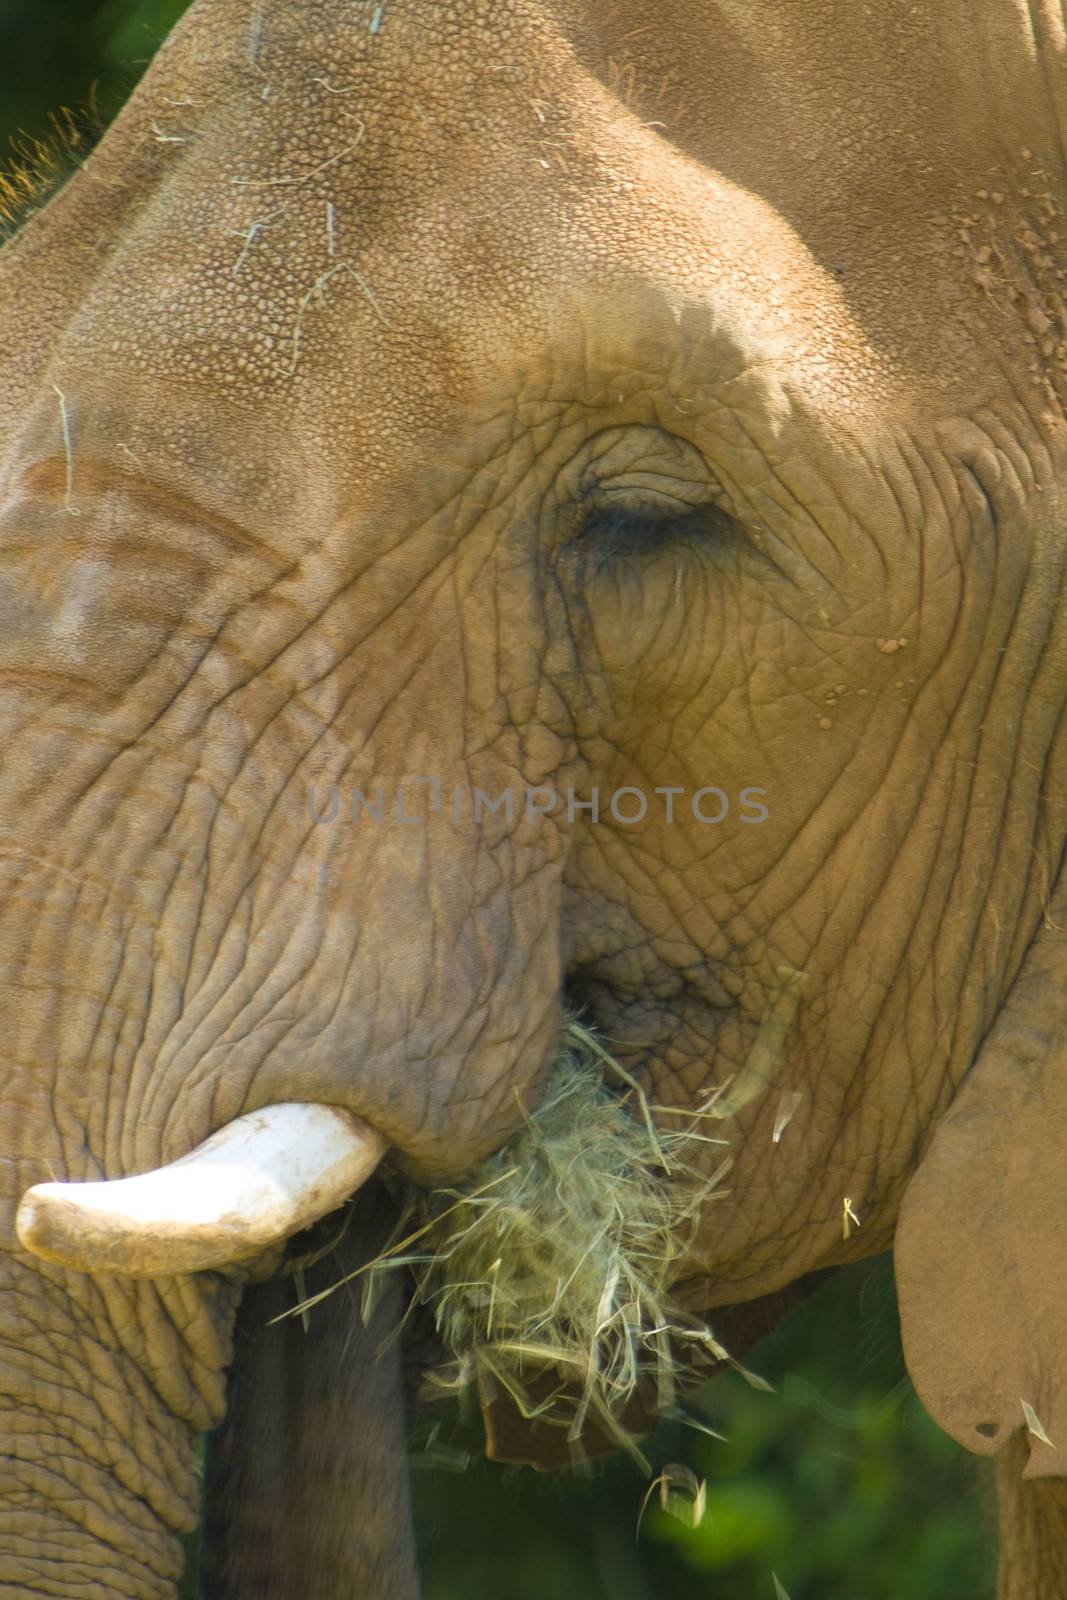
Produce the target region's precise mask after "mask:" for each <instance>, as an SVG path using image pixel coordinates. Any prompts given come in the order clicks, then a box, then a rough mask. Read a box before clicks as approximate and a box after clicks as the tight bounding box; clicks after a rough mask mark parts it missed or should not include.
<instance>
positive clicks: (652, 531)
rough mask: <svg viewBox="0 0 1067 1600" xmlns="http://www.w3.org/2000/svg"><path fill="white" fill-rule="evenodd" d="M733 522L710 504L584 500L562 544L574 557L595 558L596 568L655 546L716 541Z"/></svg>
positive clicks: (645, 553)
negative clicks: (575, 525)
mask: <svg viewBox="0 0 1067 1600" xmlns="http://www.w3.org/2000/svg"><path fill="white" fill-rule="evenodd" d="M732 531H733V522H732V519H731V518H730V517H728V516H727V515H726V513H725V512H723V511H721V510H720V509H719V508H718V507H715V506H708V505H704V506H686V507H683V508H678V509H674V508H672V509H669V510H668V509H667V508H666V507H665V506H664V505H663V504H662V503H660V504H652V505H644V506H642V505H632V504H630V505H616V506H613V505H611V504H610V503H609V504H604V503H603V502H602V503H600V504H596V505H593V506H590V507H589V508H588V509H587V510H586V511H585V512H584V513H583V514H582V516H581V519H580V521H579V525H578V528H577V531H576V532H575V533H574V534H573V535H572V537H571V538H570V539H569V540H568V542H567V545H566V550H567V551H568V553H570V554H573V555H574V556H575V557H577V558H578V559H580V560H582V561H585V560H586V559H591V560H595V561H596V563H597V566H598V568H599V567H600V566H601V565H603V564H606V563H612V562H615V561H618V560H626V559H633V560H636V559H639V558H642V557H646V556H652V555H655V554H656V553H657V552H658V551H661V550H666V549H668V548H669V549H677V548H678V547H679V546H680V545H682V544H686V545H690V546H693V547H697V546H700V545H708V544H711V543H716V542H718V541H720V540H722V539H723V538H728V537H729V536H730V534H731V532H732Z"/></svg>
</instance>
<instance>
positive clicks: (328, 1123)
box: [16, 1104, 385, 1277]
mask: <svg viewBox="0 0 1067 1600" xmlns="http://www.w3.org/2000/svg"><path fill="white" fill-rule="evenodd" d="M384 1152H385V1143H384V1141H383V1140H382V1138H381V1137H380V1136H379V1135H378V1134H377V1133H375V1132H374V1130H373V1129H372V1128H370V1127H368V1125H367V1124H366V1123H365V1122H364V1121H363V1120H362V1118H360V1117H356V1116H354V1115H352V1113H350V1112H347V1111H342V1110H339V1109H336V1108H334V1107H332V1106H318V1105H297V1104H292V1105H274V1106H267V1107H265V1108H264V1109H263V1110H262V1111H256V1112H252V1113H250V1114H249V1115H248V1116H244V1117H238V1118H236V1119H235V1120H234V1121H233V1122H231V1123H229V1124H228V1125H227V1126H226V1127H225V1128H221V1129H220V1130H219V1131H218V1132H217V1133H215V1134H212V1136H211V1137H210V1138H209V1139H206V1140H205V1141H204V1142H203V1144H201V1145H199V1146H198V1147H197V1148H196V1149H195V1150H192V1151H190V1153H189V1154H188V1155H186V1156H182V1157H181V1159H180V1160H178V1161H173V1162H171V1163H170V1165H169V1166H165V1167H159V1168H157V1169H156V1170H155V1171H153V1172H146V1173H142V1174H141V1175H140V1176H139V1177H133V1178H119V1179H115V1180H113V1181H112V1182H109V1183H40V1184H37V1185H35V1186H34V1187H33V1188H32V1189H30V1190H29V1191H28V1192H27V1193H26V1195H25V1196H24V1197H23V1200H22V1203H21V1205H20V1206H19V1210H18V1217H17V1222H16V1226H17V1229H18V1236H19V1239H20V1241H21V1243H22V1244H23V1245H24V1246H25V1247H26V1249H27V1250H31V1251H33V1253H34V1254H35V1255H37V1256H41V1257H43V1258H44V1259H45V1260H48V1261H55V1262H58V1263H60V1264H61V1265H63V1266H67V1267H73V1268H75V1269H76V1270H78V1271H82V1272H108V1273H122V1274H125V1275H128V1276H130V1277H158V1276H161V1275H164V1274H172V1273H177V1272H200V1271H203V1270H205V1269H207V1268H210V1267H222V1266H228V1265H230V1264H231V1263H232V1262H236V1261H241V1260H244V1259H245V1258H247V1257H248V1256H251V1255H254V1254H257V1253H258V1252H259V1251H261V1250H263V1249H265V1248H267V1247H269V1246H270V1245H272V1244H275V1243H278V1242H279V1241H281V1240H283V1239H285V1238H287V1237H288V1236H289V1235H290V1234H292V1233H295V1232H297V1231H298V1230H299V1229H301V1228H305V1227H308V1226H309V1225H310V1224H311V1223H312V1222H315V1221H317V1220H318V1218H319V1217H322V1216H324V1215H325V1214H326V1213H327V1212H328V1211H332V1210H333V1209H334V1208H335V1207H336V1206H338V1205H340V1203H341V1202H342V1201H343V1200H345V1199H347V1198H348V1196H349V1195H350V1194H352V1193H353V1192H354V1191H355V1190H356V1189H358V1188H359V1187H360V1186H361V1185H362V1184H363V1182H364V1181H365V1180H366V1178H368V1177H369V1176H370V1174H371V1173H372V1172H373V1170H374V1168H375V1167H376V1166H377V1164H378V1162H379V1161H380V1160H381V1157H382V1155H383V1154H384Z"/></svg>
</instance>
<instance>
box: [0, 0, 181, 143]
mask: <svg viewBox="0 0 1067 1600" xmlns="http://www.w3.org/2000/svg"><path fill="white" fill-rule="evenodd" d="M187 3H188V0H105V3H104V4H101V5H96V6H93V5H92V4H88V5H87V4H86V3H85V0H0V62H2V63H3V68H2V78H0V160H2V159H3V157H4V155H5V153H6V152H7V151H8V150H9V149H10V146H11V140H12V139H13V138H14V139H16V140H18V141H19V142H20V143H22V142H24V140H25V139H35V138H41V137H43V136H45V135H47V133H48V132H49V126H50V125H49V113H51V112H56V111H58V110H59V109H60V107H61V106H69V107H71V108H72V109H73V110H74V111H75V112H76V113H77V114H78V115H79V116H81V115H83V114H84V115H86V116H87V120H89V121H96V120H97V119H98V118H99V119H101V120H104V121H106V120H108V119H109V118H110V116H111V115H113V114H114V112H115V111H116V110H117V109H118V107H119V105H121V103H122V101H123V99H124V98H125V97H126V95H128V94H129V92H130V90H131V89H132V88H133V86H134V84H135V83H136V81H137V79H138V77H139V76H140V74H141V72H142V71H143V70H144V68H145V66H146V65H147V64H148V62H149V60H150V59H151V57H152V56H153V54H154V53H155V51H156V48H157V47H158V45H159V43H160V41H161V40H162V39H163V38H164V37H165V36H166V34H167V33H168V32H169V30H170V29H171V28H172V27H173V25H174V23H175V22H176V21H177V20H178V18H179V17H180V16H181V14H182V12H183V11H184V10H185V9H186V5H187Z"/></svg>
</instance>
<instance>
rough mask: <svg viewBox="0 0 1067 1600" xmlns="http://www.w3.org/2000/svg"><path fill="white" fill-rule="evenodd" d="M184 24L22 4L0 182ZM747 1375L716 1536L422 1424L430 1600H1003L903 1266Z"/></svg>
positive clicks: (127, 80)
mask: <svg viewBox="0 0 1067 1600" xmlns="http://www.w3.org/2000/svg"><path fill="white" fill-rule="evenodd" d="M426 3H432V0H426ZM183 10H184V4H183V0H106V3H105V4H94V3H93V0H82V3H79V0H0V151H5V152H7V154H6V160H5V159H4V158H0V165H4V164H10V163H11V162H12V161H16V160H17V159H18V150H19V149H20V148H21V149H25V148H27V145H28V143H29V142H30V141H32V140H33V139H34V138H36V137H40V136H47V134H48V133H49V130H50V121H49V114H50V113H56V112H58V111H59V109H60V108H61V107H63V106H67V107H70V108H71V109H73V110H74V111H75V112H76V113H78V114H79V116H80V118H81V120H82V121H83V122H84V123H85V124H86V125H90V124H94V123H96V124H103V123H104V122H105V121H106V120H107V118H108V116H110V115H111V114H113V113H114V111H115V110H116V109H117V107H118V106H119V105H120V104H121V102H122V100H123V98H124V97H125V95H127V94H128V93H129V92H130V90H131V89H132V87H133V85H134V84H135V83H136V80H137V78H138V76H139V74H140V72H141V71H142V70H143V68H144V66H145V64H146V62H147V61H148V59H149V58H150V57H151V55H152V53H153V51H154V49H155V48H156V46H157V44H158V43H159V41H160V39H161V38H162V37H163V35H164V34H165V33H166V31H167V29H168V28H169V26H170V25H171V24H172V23H173V22H174V21H175V20H176V19H177V17H178V16H179V15H180V14H181V12H182V11H183ZM86 108H89V109H88V110H86ZM13 137H14V139H15V145H14V146H13V145H12V143H11V141H12V138H13ZM747 1365H749V1366H750V1367H752V1368H753V1369H754V1370H756V1371H758V1372H759V1373H760V1374H761V1375H762V1376H763V1377H765V1378H767V1379H769V1380H770V1381H771V1382H772V1383H773V1384H774V1385H775V1389H776V1393H774V1394H767V1393H763V1392H761V1391H759V1390H756V1389H753V1388H751V1387H749V1386H748V1385H747V1384H746V1383H745V1382H744V1380H743V1379H741V1378H739V1377H737V1376H736V1375H734V1374H729V1375H728V1376H726V1377H724V1378H721V1379H719V1380H717V1381H716V1382H715V1383H714V1384H713V1385H711V1386H710V1387H709V1389H708V1390H707V1391H705V1392H704V1393H703V1394H702V1395H701V1396H699V1397H698V1401H699V1405H698V1406H694V1407H693V1408H692V1410H693V1417H694V1420H695V1421H698V1422H701V1423H702V1425H706V1426H708V1427H711V1428H713V1429H714V1430H715V1431H716V1432H718V1433H722V1434H725V1435H726V1440H725V1442H724V1441H719V1440H716V1439H713V1438H710V1437H708V1436H707V1435H705V1434H703V1433H701V1432H700V1431H698V1429H697V1428H695V1427H693V1426H689V1425H684V1424H682V1423H681V1422H679V1421H677V1420H675V1421H670V1422H665V1423H663V1424H662V1425H661V1426H660V1428H659V1430H658V1432H657V1433H656V1435H655V1436H654V1438H653V1439H652V1441H651V1443H650V1445H649V1447H648V1453H649V1455H650V1457H651V1459H652V1460H653V1463H654V1471H655V1472H660V1471H662V1469H663V1468H664V1467H665V1466H668V1465H670V1464H682V1465H685V1466H687V1467H688V1468H689V1470H690V1471H691V1472H692V1473H693V1474H694V1475H695V1478H696V1479H697V1480H699V1481H701V1482H703V1483H705V1484H706V1509H705V1511H704V1515H703V1518H702V1520H701V1522H700V1525H699V1526H698V1527H696V1528H693V1527H689V1526H687V1525H686V1524H685V1523H684V1522H683V1521H681V1520H679V1519H678V1518H676V1517H672V1516H671V1515H669V1514H668V1513H667V1512H666V1511H664V1510H663V1509H662V1508H661V1506H660V1504H659V1498H658V1494H654V1495H653V1497H652V1499H651V1501H650V1502H649V1508H648V1510H647V1512H646V1514H645V1516H644V1518H643V1520H642V1522H641V1526H640V1532H638V1517H639V1514H640V1512H641V1506H642V1503H643V1501H644V1498H645V1494H646V1490H647V1484H646V1482H645V1481H644V1480H643V1479H642V1477H641V1475H640V1473H639V1472H638V1470H637V1469H636V1467H634V1466H633V1465H632V1464H631V1463H630V1462H629V1461H627V1460H617V1461H613V1462H610V1463H608V1464H607V1465H604V1466H599V1467H596V1468H595V1469H592V1470H591V1471H590V1473H589V1475H588V1476H585V1477H579V1476H575V1475H573V1474H570V1475H566V1476H559V1477H544V1476H541V1475H539V1474H536V1473H533V1472H531V1471H529V1470H527V1469H524V1468H513V1467H500V1466H497V1465H494V1464H492V1463H489V1462H486V1461H485V1460H484V1459H479V1453H478V1452H479V1438H478V1430H477V1427H476V1426H471V1425H468V1424H465V1423H464V1422H463V1420H462V1419H461V1418H460V1415H459V1413H458V1412H454V1413H446V1414H444V1420H441V1419H440V1417H438V1418H437V1419H435V1420H434V1421H433V1422H430V1421H423V1422H420V1423H419V1425H418V1427H417V1428H416V1431H415V1435H414V1437H413V1439H412V1445H411V1449H412V1463H413V1482H414V1489H415V1501H416V1512H417V1521H418V1534H419V1543H420V1548H421V1559H422V1567H423V1573H424V1578H425V1587H426V1600H473V1597H475V1596H477V1597H479V1600H480V1597H482V1596H487V1597H489V1600H601V1597H602V1600H668V1597H669V1600H782V1596H783V1595H784V1596H788V1600H987V1597H988V1600H991V1597H992V1594H993V1549H992V1536H991V1530H990V1523H989V1520H988V1509H989V1504H990V1497H991V1493H992V1485H991V1477H990V1469H989V1467H988V1464H986V1463H981V1462H978V1461H977V1460H975V1459H974V1458H972V1457H970V1456H967V1455H966V1454H965V1453H964V1452H963V1451H961V1450H959V1449H958V1448H957V1447H956V1446H955V1445H954V1444H953V1443H952V1442H951V1441H950V1440H949V1439H948V1438H947V1437H946V1436H945V1435H944V1434H942V1433H941V1432H940V1431H939V1430H938V1429H937V1428H935V1427H934V1425H933V1424H932V1423H931V1422H930V1421H929V1420H928V1418H927V1417H926V1415H925V1413H924V1412H923V1411H922V1408H921V1407H920V1406H919V1404H918V1402H917V1401H916V1399H915V1396H914V1394H913V1393H912V1390H911V1387H910V1385H909V1383H908V1380H907V1377H906V1375H905V1373H904V1367H903V1362H902V1359H901V1353H900V1338H899V1331H898V1326H897V1316H896V1300H895V1295H894V1290H893V1277H892V1268H891V1264H890V1262H889V1260H888V1258H881V1259H879V1260H876V1261H873V1262H866V1263H863V1264H862V1265H860V1266H857V1267H851V1268H848V1269H847V1270H846V1271H844V1272H842V1273H840V1274H838V1275H837V1277H836V1278H834V1279H833V1280H832V1281H831V1282H830V1283H829V1284H827V1285H826V1286H825V1287H824V1288H823V1289H822V1290H820V1292H819V1293H818V1294H817V1295H816V1296H814V1297H813V1299H812V1300H811V1301H809V1302H808V1303H807V1304H806V1305H805V1306H804V1307H802V1308H801V1310H800V1311H798V1312H795V1313H794V1314H793V1316H792V1317H791V1318H790V1319H789V1321H788V1322H787V1323H786V1324H785V1325H784V1327H783V1328H781V1329H780V1330H779V1331H778V1332H777V1333H776V1334H775V1335H774V1336H773V1337H772V1338H771V1339H769V1340H767V1341H766V1342H765V1343H764V1344H763V1345H762V1346H761V1347H760V1348H759V1349H758V1350H757V1351H755V1352H754V1353H753V1354H751V1355H750V1356H749V1357H748V1358H747ZM192 1559H194V1560H195V1555H193V1557H192ZM187 1593H188V1594H189V1595H192V1594H193V1585H192V1575H191V1574H190V1579H189V1581H188V1583H187Z"/></svg>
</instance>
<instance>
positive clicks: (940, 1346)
mask: <svg viewBox="0 0 1067 1600" xmlns="http://www.w3.org/2000/svg"><path fill="white" fill-rule="evenodd" d="M1065 980H1067V934H1065V933H1063V932H1060V931H1059V930H1058V929H1053V928H1050V927H1047V926H1046V927H1045V928H1043V929H1042V931H1041V933H1040V934H1039V936H1038V938H1037V939H1036V941H1035V943H1034V944H1033V945H1032V946H1031V949H1030V951H1029V954H1028V956H1027V959H1026V962H1025V964H1024V966H1023V969H1022V972H1021V973H1020V976H1019V978H1018V979H1017V981H1016V983H1015V985H1014V987H1013V989H1012V991H1011V994H1010V995H1009V998H1008V1001H1007V1004H1006V1005H1005V1007H1004V1009H1003V1011H1002V1012H1001V1015H1000V1016H999V1018H998V1020H997V1022H996V1024H995V1026H994V1027H993V1028H992V1029H991V1031H990V1033H989V1034H988V1035H987V1037H986V1040H985V1043H984V1044H983V1046H982V1049H981V1051H980V1053H979V1055H978V1058H977V1060H976V1061H975V1063H974V1066H973V1068H972V1070H971V1072H970V1073H969V1075H968V1076H967V1078H966V1079H965V1080H964V1082H963V1084H962V1086H961V1088H960V1090H959V1092H958V1093H957V1095H956V1098H955V1100H954V1101H953V1103H952V1106H951V1107H950V1109H949V1111H948V1112H947V1113H946V1115H945V1116H944V1118H943V1119H942V1121H941V1122H940V1124H939V1125H938V1127H937V1129H936V1131H935V1133H934V1136H933V1139H932V1141H931V1143H930V1146H929V1149H928V1151H927V1153H926V1155H925V1157H924V1158H923V1160H922V1163H921V1165H920V1166H919V1169H918V1171H917V1173H916V1175H915V1177H914V1178H913V1179H912V1181H911V1183H910V1184H909V1186H908V1190H907V1193H906V1195H905V1197H904V1202H903V1205H902V1207H901V1211H900V1219H899V1222H898V1225H897V1234H896V1241H895V1247H894V1255H895V1261H896V1274H897V1288H898V1294H899V1299H900V1318H901V1331H902V1335H903V1341H904V1356H905V1360H906V1362H907V1365H908V1370H909V1372H910V1373H911V1377H912V1381H913V1383H914V1384H915V1388H916V1391H917V1393H918V1395H919V1398H920V1400H921V1401H922V1402H923V1404H924V1405H925V1407H926V1409H927V1410H928V1411H929V1412H930V1415H931V1416H932V1417H933V1418H934V1420H935V1421H936V1422H938V1423H939V1424H940V1425H941V1427H942V1428H944V1429H945V1431H946V1432H947V1433H949V1434H951V1436H952V1437H953V1438H954V1439H956V1440H957V1441H958V1442H959V1443H960V1444H961V1445H964V1446H965V1447H966V1448H967V1449H968V1450H972V1451H974V1452H976V1453H977V1454H979V1455H994V1454H996V1453H997V1452H999V1451H1000V1449H1001V1448H1002V1446H1003V1445H1004V1444H1005V1443H1006V1442H1007V1440H1008V1438H1009V1436H1010V1435H1011V1434H1013V1433H1014V1432H1016V1431H1017V1430H1018V1429H1020V1428H1025V1429H1027V1432H1028V1442H1029V1446H1030V1455H1029V1461H1028V1463H1027V1466H1026V1469H1025V1471H1024V1473H1023V1476H1024V1477H1026V1478H1044V1477H1054V1476H1064V1475H1067V981H1065Z"/></svg>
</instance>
